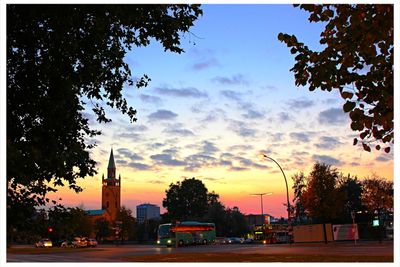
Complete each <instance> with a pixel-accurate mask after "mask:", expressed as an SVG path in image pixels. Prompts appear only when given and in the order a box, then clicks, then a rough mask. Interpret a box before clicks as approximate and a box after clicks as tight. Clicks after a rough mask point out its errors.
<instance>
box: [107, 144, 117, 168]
mask: <svg viewBox="0 0 400 267" xmlns="http://www.w3.org/2000/svg"><path fill="white" fill-rule="evenodd" d="M107 169H115V161H114V154H113V149H112V148H111V153H110V159H109V161H108V167H107Z"/></svg>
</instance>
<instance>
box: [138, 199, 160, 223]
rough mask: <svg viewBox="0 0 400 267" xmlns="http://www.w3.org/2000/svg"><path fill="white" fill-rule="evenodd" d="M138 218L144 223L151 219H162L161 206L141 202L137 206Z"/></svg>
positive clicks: (139, 221)
mask: <svg viewBox="0 0 400 267" xmlns="http://www.w3.org/2000/svg"><path fill="white" fill-rule="evenodd" d="M136 219H137V222H138V223H144V222H145V221H146V220H150V219H156V220H158V219H160V207H159V206H157V205H153V204H149V203H147V204H141V205H139V206H136Z"/></svg>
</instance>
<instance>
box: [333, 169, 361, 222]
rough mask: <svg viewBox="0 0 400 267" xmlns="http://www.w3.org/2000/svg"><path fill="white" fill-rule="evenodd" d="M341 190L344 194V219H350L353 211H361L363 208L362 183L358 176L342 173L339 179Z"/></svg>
mask: <svg viewBox="0 0 400 267" xmlns="http://www.w3.org/2000/svg"><path fill="white" fill-rule="evenodd" d="M338 184H339V185H338V187H339V192H340V193H342V194H343V196H344V205H345V209H343V215H341V217H343V219H345V220H347V221H350V220H351V219H352V215H351V213H352V212H357V211H361V210H362V209H363V207H362V203H361V193H362V185H361V182H360V181H358V180H357V177H351V176H350V175H348V176H343V175H341V176H340V177H339V180H338Z"/></svg>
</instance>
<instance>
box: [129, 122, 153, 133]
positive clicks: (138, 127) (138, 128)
mask: <svg viewBox="0 0 400 267" xmlns="http://www.w3.org/2000/svg"><path fill="white" fill-rule="evenodd" d="M148 129H149V128H148V127H147V126H145V125H142V124H141V125H138V124H135V125H133V129H132V130H133V131H136V132H145V131H147V130H148Z"/></svg>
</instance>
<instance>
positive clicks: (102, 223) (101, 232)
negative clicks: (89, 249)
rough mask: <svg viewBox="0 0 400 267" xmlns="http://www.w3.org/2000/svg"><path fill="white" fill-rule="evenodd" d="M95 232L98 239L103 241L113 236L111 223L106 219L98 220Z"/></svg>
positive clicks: (95, 223)
mask: <svg viewBox="0 0 400 267" xmlns="http://www.w3.org/2000/svg"><path fill="white" fill-rule="evenodd" d="M94 232H95V233H96V239H97V240H99V241H102V240H103V239H104V238H107V237H109V236H110V235H111V231H110V223H109V222H108V221H107V220H106V219H104V218H100V219H97V220H96V221H95V222H94Z"/></svg>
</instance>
